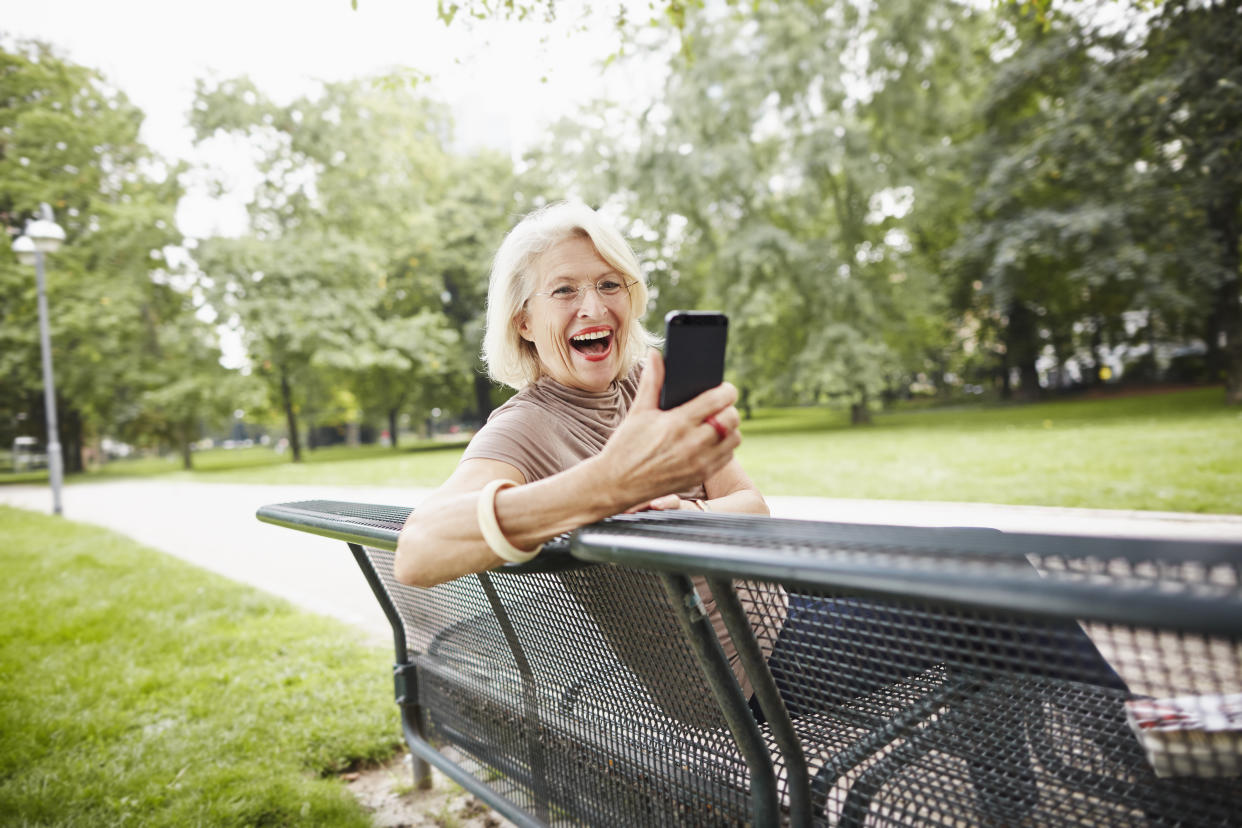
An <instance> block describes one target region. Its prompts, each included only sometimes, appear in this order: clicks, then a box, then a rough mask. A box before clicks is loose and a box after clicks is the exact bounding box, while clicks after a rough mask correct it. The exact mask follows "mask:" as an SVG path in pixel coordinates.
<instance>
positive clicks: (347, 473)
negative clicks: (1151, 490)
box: [0, 440, 466, 486]
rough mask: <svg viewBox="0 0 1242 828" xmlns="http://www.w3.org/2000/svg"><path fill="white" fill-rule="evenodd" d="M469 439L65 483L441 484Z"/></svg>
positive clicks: (124, 470) (122, 466) (252, 453)
mask: <svg viewBox="0 0 1242 828" xmlns="http://www.w3.org/2000/svg"><path fill="white" fill-rule="evenodd" d="M465 446H466V441H465V440H461V441H455V442H448V441H439V440H437V441H434V442H432V441H424V442H419V443H411V444H410V445H408V446H406V445H403V446H401V447H400V448H398V449H395V450H394V449H391V448H385V447H383V446H379V445H369V446H329V447H326V448H319V449H315V450H314V451H306V452H304V454H303V462H302V463H293V462H291V460H290V456H289V453H288V452H285V453H284V454H277V453H276V452H275V451H274V450H273V449H271V448H265V447H259V446H255V447H251V448H238V449H210V450H208V451H199V452H195V453H194V458H193V462H194V469H193V471H189V472H187V471H184V470H182V468H181V459H180V458H179V457H171V456H170V457H139V458H135V459H126V460H114V461H112V462H110V463H108V464H106V465H105V466H103V467H102V468H99V469H92V470H90V471H88V472H85V473H82V474H74V475H70V476H68V477H67V478H66V481H65V482H66V484H67V485H72V484H74V483H82V482H98V481H104V480H115V479H123V478H135V477H152V476H157V475H158V476H160V477H161V478H166V479H168V480H191V481H196V482H200V483H280V484H287V483H310V484H330V485H342V486H438V485H440V484H441V483H443V482H444V479H445V478H446V477H448V476H449V474H450V473H451V472H452V471H453V469H454V468H455V467H456V465H457V461H458V459H460V457H461V452H462V449H464V448H465ZM46 480H47V472H46V471H34V472H22V473H21V474H14V473H11V472H10V473H0V485H3V484H13V483H40V482H44V481H46Z"/></svg>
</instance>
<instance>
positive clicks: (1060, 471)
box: [738, 388, 1242, 514]
mask: <svg viewBox="0 0 1242 828" xmlns="http://www.w3.org/2000/svg"><path fill="white" fill-rule="evenodd" d="M843 416H844V415H842V414H840V413H831V412H826V411H825V410H823V409H781V410H775V411H760V412H757V414H756V416H755V418H754V419H753V420H751V421H749V422H746V423H744V424H743V427H742V432H743V434H744V435H745V442H744V443H743V445H742V447H741V449H740V450H739V451H738V457H739V458H740V459H741V461H742V464H743V466H744V467H745V468H746V470H747V471H748V472H749V473H750V475H751V476H752V477H753V478H754V480H755V483H756V484H757V485H758V486H759V488H760V490H761V491H763V492H764V493H765V494H773V495H818V496H823V497H859V498H892V499H896V500H950V501H975V502H990V503H1013V504H1030V505H1044V506H1077V507H1091V508H1101V509H1152V510H1170V511H1184V512H1213V513H1227V514H1233V513H1238V512H1242V472H1240V471H1239V470H1240V469H1242V410H1238V409H1236V408H1227V407H1225V406H1224V405H1223V402H1222V393H1221V391H1220V389H1218V388H1205V389H1195V390H1192V391H1181V392H1176V393H1166V394H1151V395H1143V396H1130V397H1112V398H1104V399H1077V400H1067V401H1059V402H1051V403H1041V404H1034V405H1008V406H992V407H961V408H941V409H928V410H922V411H908V412H895V413H891V414H881V415H878V416H877V417H876V418H875V423H874V424H873V425H871V426H866V427H857V428H851V427H849V426H848V425H847V424H846V423H845V422H844V420H843Z"/></svg>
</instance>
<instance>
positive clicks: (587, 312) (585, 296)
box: [578, 285, 604, 316]
mask: <svg viewBox="0 0 1242 828" xmlns="http://www.w3.org/2000/svg"><path fill="white" fill-rule="evenodd" d="M581 295H582V300H581V301H580V302H579V303H578V315H579V316H596V315H598V314H599V312H600V311H601V310H603V308H604V297H603V296H600V295H599V291H598V290H596V289H595V287H594V285H591V286H588V287H586V288H583V290H582V294H581Z"/></svg>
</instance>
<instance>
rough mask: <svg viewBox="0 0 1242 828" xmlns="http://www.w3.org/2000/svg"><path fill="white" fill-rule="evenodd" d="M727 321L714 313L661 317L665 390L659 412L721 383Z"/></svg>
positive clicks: (674, 314) (701, 312)
mask: <svg viewBox="0 0 1242 828" xmlns="http://www.w3.org/2000/svg"><path fill="white" fill-rule="evenodd" d="M728 335H729V318H728V317H727V316H725V315H724V314H723V313H718V312H716V311H671V312H670V313H669V314H668V315H667V316H665V317H664V387H663V388H662V389H661V390H660V408H662V409H665V410H667V409H670V408H676V407H677V406H679V405H681V404H682V403H684V402H687V401H689V400H692V399H694V398H695V397H697V396H698V395H699V394H702V393H703V392H704V391H706V390H708V389H709V388H715V387H716V386H717V385H720V383H722V382H724V360H725V343H726V341H727V339H728Z"/></svg>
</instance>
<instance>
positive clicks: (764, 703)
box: [258, 501, 1242, 826]
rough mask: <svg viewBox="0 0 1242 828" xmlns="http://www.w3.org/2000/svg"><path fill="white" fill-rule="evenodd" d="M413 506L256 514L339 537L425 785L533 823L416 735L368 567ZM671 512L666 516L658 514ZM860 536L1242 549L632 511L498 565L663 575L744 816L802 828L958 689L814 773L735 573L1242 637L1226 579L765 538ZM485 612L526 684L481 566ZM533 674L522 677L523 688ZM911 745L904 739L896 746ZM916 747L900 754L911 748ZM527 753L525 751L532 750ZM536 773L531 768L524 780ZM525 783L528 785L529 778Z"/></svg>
mask: <svg viewBox="0 0 1242 828" xmlns="http://www.w3.org/2000/svg"><path fill="white" fill-rule="evenodd" d="M410 511H411V510H410V509H408V508H403V507H376V506H369V505H365V504H349V503H340V502H334V501H308V502H301V503H288V504H274V505H270V506H264V507H263V508H261V509H260V510H259V512H258V518H259V519H260V520H261V521H264V522H267V523H271V524H275V525H278V526H283V527H287V528H291V529H296V530H299V531H303V532H309V533H312V534H317V535H322V536H326V537H330V538H334V539H337V540H342V541H345V542H346V543H347V544H348V546H349V549H350V551H351V553H352V554H353V556H354V559H355V561H356V562H357V563H358V566H359V568H360V569H361V570H362V572H363V575H364V577H365V578H366V580H367V582H368V584H369V585H370V586H371V589H372V591H373V593H374V594H375V597H376V599H377V601H378V602H379V604H380V606H381V607H382V609H383V611H384V613H385V616H386V617H387V619H388V621H389V623H390V625H391V626H392V630H393V639H394V650H395V659H394V661H395V663H394V667H393V687H394V696H395V700H396V703H397V704H398V706H399V708H400V710H401V721H402V729H403V732H404V736H405V740H406V743H407V744H408V745H409V748H410V751H411V754H412V756H413V759H414V770H413V772H414V778H415V783H416V785H418V786H420V787H427V786H429V785H430V781H431V780H430V768H431V767H433V766H434V767H436V768H437V769H439V770H440V771H441V772H442V773H444V774H445V776H447V777H448V778H449V779H451V780H453V781H454V782H455V783H457V784H459V785H461V786H462V787H463V788H464V789H466V790H468V791H470V792H471V793H472V794H474V795H475V796H477V797H478V798H479V799H481V800H483V801H484V802H485V803H487V804H488V805H489V806H490V807H491V808H493V809H494V810H495V811H497V812H498V813H499V814H500V815H502V816H503V817H504V818H506V819H508V820H510V821H511V822H513V823H514V824H516V825H520V826H538V825H545V824H547V823H548V821H549V814H548V812H547V809H546V801H545V800H546V797H541V796H536V802H537V805H536V808H535V809H534V810H535V813H529V812H527V811H526V810H524V809H523V808H521V807H520V806H518V805H517V804H515V803H514V802H513V801H511V800H510V799H508V798H506V797H505V796H503V795H502V794H500V793H498V792H497V791H496V790H494V789H493V788H491V787H489V786H488V785H486V784H484V783H483V782H481V781H480V780H479V779H477V778H476V777H475V776H474V775H472V774H471V773H470V772H469V771H468V770H467V769H465V768H463V767H462V766H460V765H458V764H457V763H455V762H454V761H453V760H452V759H451V758H450V757H448V756H445V755H444V754H443V753H442V752H441V751H440V750H438V749H437V748H436V747H435V746H434V745H433V744H432V743H431V742H430V741H428V739H427V738H426V734H425V733H424V732H423V728H422V711H421V710H420V708H419V704H418V698H419V696H418V685H417V682H418V674H417V668H416V666H415V663H414V659H413V658H412V657H411V656H412V654H411V653H410V652H409V651H408V648H407V643H406V642H407V635H406V633H407V630H406V623H405V620H404V619H403V618H402V616H401V613H400V611H399V610H398V608H397V607H396V606H395V605H394V604H393V602H392V600H391V599H390V597H389V593H388V589H387V588H386V586H385V584H384V581H383V578H382V577H381V576H380V574H379V573H377V572H376V571H375V567H374V566H373V564H372V561H371V558H370V557H369V556H368V553H367V551H366V547H370V548H374V549H382V550H386V551H389V552H392V551H394V550H395V549H396V541H397V534H398V532H399V531H400V528H401V526H402V525H403V524H404V521H405V518H406V517H407V516H408V514H409V512H410ZM670 517H671V519H670ZM704 531H706V532H707V535H708V536H711V535H718V534H720V533H722V532H724V533H730V532H732V533H734V534H735V535H736V536H737V538H738V539H737V541H736V542H735V543H733V545H731V546H729V547H728V548H727V549H725V548H723V547H722V544H721V543H720V542H718V541H715V540H705V539H703V532H704ZM825 541H833V542H837V543H840V544H845V545H850V544H862V545H864V546H868V547H870V548H875V549H885V548H900V549H916V550H917V549H927V550H942V549H952V550H956V553H957V554H960V555H962V556H966V557H970V556H975V557H977V558H978V559H979V560H980V561H993V562H995V561H1001V562H1004V561H1005V560H1009V561H1022V560H1025V559H1027V556H1029V555H1038V554H1045V553H1047V551H1048V549H1049V546H1050V545H1055V546H1056V548H1057V549H1058V550H1060V551H1063V552H1064V553H1065V554H1066V555H1067V556H1071V557H1072V556H1089V557H1091V558H1096V559H1104V560H1114V559H1116V560H1124V561H1131V562H1134V563H1136V564H1138V563H1141V562H1146V561H1153V560H1158V561H1164V562H1174V563H1177V562H1184V563H1187V564H1194V565H1199V566H1208V567H1210V566H1214V565H1226V566H1233V567H1237V566H1238V564H1239V562H1240V561H1242V544H1229V543H1215V542H1204V541H1178V542H1173V541H1163V540H1145V539H1122V538H1089V537H1068V536H1045V535H1034V534H1002V533H999V532H995V531H993V530H981V529H927V528H916V527H896V526H862V525H855V524H829V523H824V524H819V523H811V522H806V521H776V520H768V519H756V518H736V516H699V515H689V516H688V515H686V514H682V515H673V516H668V515H652V514H648V515H638V516H626V517H618V518H613V519H609V520H607V521H603V522H601V523H599V524H594V525H592V526H587V527H583V528H581V529H579V530H577V531H575V532H573V533H571V534H570V535H568V536H562V537H560V538H558V539H556V540H554V541H552V542H550V543H549V544H547V545H545V550H544V552H543V553H542V554H541V555H540V556H539V557H538V558H536V559H535V560H534V561H532V562H530V563H527V564H518V565H507V566H505V567H503V568H502V569H503V570H505V571H507V572H516V573H525V572H555V571H560V570H565V569H576V568H581V567H589V566H596V565H620V566H625V567H629V568H635V569H641V570H645V571H648V572H652V573H655V574H657V575H658V576H659V578H660V581H661V582H662V584H663V586H664V589H665V592H666V594H667V596H668V598H669V603H670V606H671V607H672V608H673V609H674V611H675V613H676V615H677V617H678V620H679V621H680V623H681V627H682V631H683V633H684V634H685V637H686V640H687V642H688V643H689V644H690V646H691V649H692V651H693V653H694V655H695V657H696V659H697V661H698V663H699V665H700V667H701V669H702V671H703V675H704V678H705V680H706V682H707V686H708V687H709V688H710V690H711V693H712V695H713V697H714V700H715V703H716V705H717V707H718V708H719V711H720V713H721V715H722V717H723V719H724V721H725V722H726V723H727V725H728V729H729V732H730V733H731V734H732V737H733V739H734V742H735V743H736V745H737V748H738V750H739V752H740V754H741V755H742V756H743V757H744V759H745V762H746V765H747V768H748V771H749V787H750V802H751V811H750V821H751V822H752V823H753V824H755V825H780V824H782V823H783V822H787V823H788V824H790V825H809V824H811V823H812V821H813V812H814V810H815V806H816V805H817V804H819V800H820V799H821V798H822V797H823V795H824V788H825V785H827V787H831V785H832V783H833V781H834V780H835V779H836V778H840V776H841V775H842V774H844V773H845V772H847V771H848V770H850V769H851V768H856V767H858V766H859V765H860V764H861V763H862V762H863V761H865V760H866V759H867V758H868V757H871V756H875V755H876V751H877V750H878V749H880V748H881V747H882V746H883V745H882V744H878V742H883V741H885V740H887V741H888V742H891V741H892V740H893V739H895V738H897V737H899V736H902V734H906V735H908V734H912V733H914V731H915V729H916V728H917V727H918V726H919V725H920V723H922V722H924V721H925V718H924V717H925V715H926V714H927V713H929V712H930V711H931V710H934V709H936V708H937V707H939V706H941V705H943V704H944V702H945V699H946V698H949V697H952V696H954V694H959V695H960V694H966V693H969V692H970V691H969V690H967V689H964V688H962V687H959V686H957V685H954V684H952V683H948V684H946V685H945V687H944V688H943V689H942V692H941V693H940V695H938V696H933V697H929V698H928V700H927V702H926V705H924V707H923V708H922V709H920V708H912V709H911V710H910V711H908V715H905V716H904V718H901V717H899V718H898V719H895V720H893V721H892V722H891V726H890V727H886V728H885V729H884V733H883V734H882V735H877V736H875V737H874V741H875V742H877V744H872V743H870V742H868V741H866V740H863V741H862V742H860V743H858V744H857V745H856V746H855V748H854V749H852V750H851V752H850V754H851V755H844V756H840V757H834V761H833V762H832V763H830V764H831V767H825V768H824V769H823V770H821V772H820V773H819V774H817V775H816V777H815V778H814V779H812V778H811V775H810V774H809V773H808V766H807V760H806V757H805V756H804V755H803V751H802V748H801V745H800V742H799V739H798V736H797V733H796V730H795V727H794V725H793V723H792V721H791V718H790V716H789V714H788V711H787V710H786V709H785V705H784V703H783V701H782V700H781V697H780V695H779V693H778V691H777V688H776V684H775V682H774V680H773V678H772V675H771V673H770V671H769V670H768V668H767V665H766V663H765V661H764V658H763V656H762V654H761V650H760V647H759V645H758V642H757V641H756V639H755V636H754V634H753V631H752V630H751V627H750V624H749V622H748V620H747V618H746V614H745V612H744V610H743V607H742V605H741V602H740V601H739V600H738V597H737V595H736V592H735V590H734V589H733V583H732V582H733V580H734V579H754V580H765V581H776V582H780V583H782V584H786V585H793V586H797V587H803V588H807V589H826V588H831V589H834V590H847V591H848V592H849V593H851V594H857V595H859V596H868V597H877V598H884V599H915V600H930V601H935V602H937V603H938V604H941V605H945V606H958V607H962V608H967V609H970V610H972V611H974V610H981V611H993V610H995V611H1004V612H1018V613H1023V614H1026V615H1029V616H1031V617H1035V618H1044V619H1050V620H1064V619H1070V620H1075V619H1077V620H1091V621H1099V622H1107V623H1113V624H1123V625H1136V626H1140V627H1151V626H1153V625H1158V626H1159V627H1160V628H1161V629H1162V630H1171V631H1178V632H1185V633H1193V634H1202V635H1216V636H1225V637H1227V638H1230V639H1232V640H1234V641H1238V640H1242V594H1240V593H1239V591H1238V589H1237V587H1236V586H1235V587H1234V588H1233V589H1232V591H1230V590H1228V589H1224V590H1220V591H1218V592H1219V594H1216V593H1212V591H1211V590H1203V591H1200V592H1199V593H1198V594H1190V593H1185V592H1176V591H1160V590H1119V589H1117V588H1115V586H1114V585H1112V584H1109V583H1107V582H1098V581H1091V580H1089V579H1088V580H1084V581H1081V582H1078V581H1073V580H1058V581H1050V582H1047V583H1044V582H1040V584H1039V588H1038V589H1032V582H1031V579H1030V578H1029V577H1018V575H1016V574H1015V572H1016V570H1013V569H1010V570H1006V569H1004V568H1003V567H1002V568H1000V569H999V570H998V571H997V572H995V573H993V574H990V575H987V576H986V577H981V578H977V579H974V580H972V581H970V582H963V581H962V580H961V578H960V574H959V573H954V572H952V571H936V570H931V571H927V570H919V571H907V572H903V571H901V569H900V568H895V567H893V566H891V565H888V564H885V563H884V562H883V561H870V562H868V561H862V562H857V561H855V562H842V561H840V560H834V559H828V558H816V557H815V556H813V555H808V556H789V555H774V554H772V546H773V544H775V545H776V546H784V547H797V546H798V545H799V544H803V543H812V542H813V543H815V544H822V543H824V542H825ZM690 574H693V575H702V576H705V577H706V578H707V579H708V585H709V587H710V589H711V591H712V594H713V595H714V596H716V598H717V604H718V608H719V611H720V613H721V616H722V619H723V621H724V623H725V625H726V627H727V629H728V630H729V633H730V635H731V637H732V638H733V641H734V643H735V646H736V648H737V651H738V656H739V658H740V659H741V661H742V664H743V666H744V669H745V671H746V673H747V675H748V676H749V677H750V678H751V680H752V683H753V686H754V693H755V698H756V700H757V702H758V704H759V706H760V708H761V709H762V711H763V713H764V715H765V717H766V718H767V721H768V723H769V728H770V732H769V736H770V738H771V740H772V741H773V742H774V743H775V746H776V748H777V750H778V752H779V754H780V755H781V757H782V760H783V766H784V768H785V771H786V775H785V780H786V784H787V789H786V796H787V802H786V804H785V805H784V807H783V806H782V802H781V797H780V793H779V791H778V786H777V775H776V771H775V769H774V764H773V759H772V756H771V752H770V750H769V747H768V745H767V744H766V743H765V741H764V738H763V735H762V734H761V732H760V729H759V727H758V726H757V725H756V723H755V719H754V717H753V716H752V714H751V712H750V709H749V707H748V703H747V700H746V698H745V697H744V696H743V694H742V692H741V689H740V687H739V686H738V683H737V680H736V679H735V677H734V674H733V671H732V669H731V668H730V667H729V665H728V663H727V661H726V659H725V656H724V653H723V650H722V649H721V646H720V642H719V641H718V640H717V638H716V635H715V633H714V631H713V630H712V629H711V625H710V623H708V622H707V618H706V616H705V614H704V613H703V611H702V607H701V604H700V602H699V596H698V594H697V592H696V591H695V589H694V587H693V585H692V584H691V581H690V578H689V575H690ZM471 577H477V578H478V579H479V582H480V584H481V585H482V587H483V590H484V592H485V593H486V594H487V596H488V600H489V603H490V604H491V608H492V610H493V611H494V612H495V614H496V618H497V620H498V621H499V623H500V626H501V629H502V630H503V631H504V634H505V638H506V640H507V641H508V644H509V647H510V649H511V651H512V653H513V656H514V659H515V661H516V663H517V664H518V668H519V672H520V673H521V674H522V679H523V684H524V686H525V684H526V683H527V678H528V675H529V670H530V666H529V664H527V663H526V658H525V655H524V653H523V652H522V647H521V644H520V643H519V641H518V638H517V636H516V635H515V634H514V632H513V629H512V625H511V624H510V622H509V620H508V617H507V614H506V609H505V607H504V605H503V603H502V602H501V601H500V599H499V597H498V596H497V594H496V589H495V587H494V586H493V585H492V584H491V576H490V575H489V574H488V573H481V574H479V575H477V576H471ZM532 686H533V684H532ZM907 744H910V745H915V743H913V742H910V743H907ZM917 750H918V747H917V745H915V746H913V747H910V748H909V749H908V750H907V751H906V753H910V752H917ZM532 755H533V754H532ZM898 761H899V757H898V758H894V759H891V760H886V762H881V763H879V764H875V765H872V766H871V767H870V768H869V769H868V770H867V771H866V773H864V774H863V775H862V776H861V777H859V778H858V779H857V780H856V781H855V783H854V785H853V787H852V789H851V790H850V793H849V797H848V798H847V800H846V807H845V810H844V811H843V813H842V814H841V824H843V825H847V824H859V825H861V824H862V820H863V818H864V817H865V816H866V811H867V805H868V803H869V801H870V800H869V796H870V793H871V792H874V790H878V787H879V785H880V784H882V783H883V781H884V774H885V772H886V771H885V767H886V766H887V765H893V764H895V763H897V762H898ZM540 773H541V771H540V770H539V769H538V768H532V770H531V775H532V776H533V777H535V779H536V781H537V779H538V777H539V774H540ZM535 787H538V785H537V784H536V785H535Z"/></svg>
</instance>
